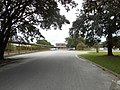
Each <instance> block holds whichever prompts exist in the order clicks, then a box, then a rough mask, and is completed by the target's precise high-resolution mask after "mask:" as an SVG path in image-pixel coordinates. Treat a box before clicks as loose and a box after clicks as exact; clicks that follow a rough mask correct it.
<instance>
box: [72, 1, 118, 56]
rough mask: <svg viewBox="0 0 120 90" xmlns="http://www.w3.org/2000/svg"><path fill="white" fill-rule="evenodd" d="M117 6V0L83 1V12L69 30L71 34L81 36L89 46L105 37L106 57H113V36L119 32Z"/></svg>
mask: <svg viewBox="0 0 120 90" xmlns="http://www.w3.org/2000/svg"><path fill="white" fill-rule="evenodd" d="M119 5H120V1H118V0H84V2H83V10H81V13H80V15H79V17H78V18H77V19H76V21H75V22H73V26H72V29H70V30H71V32H73V33H72V34H75V33H79V34H83V37H85V38H86V39H87V42H88V43H91V46H92V45H94V44H95V43H96V42H99V41H100V38H101V37H102V36H105V37H106V39H107V43H108V45H107V47H108V55H113V54H112V47H113V34H117V35H119V32H120V12H119V11H120V7H119Z"/></svg>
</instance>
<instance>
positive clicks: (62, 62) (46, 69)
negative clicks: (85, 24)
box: [0, 51, 114, 90]
mask: <svg viewBox="0 0 120 90" xmlns="http://www.w3.org/2000/svg"><path fill="white" fill-rule="evenodd" d="M83 53H85V52H76V51H45V52H37V53H31V54H24V55H17V56H13V57H11V58H14V59H15V58H17V59H19V61H20V62H19V63H14V64H10V65H7V66H4V67H1V68H0V90H109V87H110V85H111V80H112V79H114V76H113V75H111V74H109V73H107V72H105V71H103V70H101V69H100V68H98V67H97V66H95V65H93V64H92V63H90V62H88V61H86V60H84V59H82V58H78V57H77V56H76V55H77V54H83Z"/></svg>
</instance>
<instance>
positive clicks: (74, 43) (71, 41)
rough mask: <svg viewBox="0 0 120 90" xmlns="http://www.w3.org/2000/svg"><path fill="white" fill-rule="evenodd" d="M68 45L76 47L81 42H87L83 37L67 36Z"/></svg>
mask: <svg viewBox="0 0 120 90" xmlns="http://www.w3.org/2000/svg"><path fill="white" fill-rule="evenodd" d="M66 42H67V47H68V48H76V49H77V45H78V44H79V43H85V40H84V39H83V38H82V37H79V38H74V37H67V38H66Z"/></svg>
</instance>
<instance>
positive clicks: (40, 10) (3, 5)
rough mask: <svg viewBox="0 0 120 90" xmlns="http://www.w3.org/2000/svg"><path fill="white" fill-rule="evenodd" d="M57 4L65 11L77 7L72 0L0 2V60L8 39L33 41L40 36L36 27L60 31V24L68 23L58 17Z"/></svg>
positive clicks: (16, 0)
mask: <svg viewBox="0 0 120 90" xmlns="http://www.w3.org/2000/svg"><path fill="white" fill-rule="evenodd" d="M58 3H60V4H62V5H63V6H64V7H65V8H66V10H67V11H68V10H69V9H70V7H71V8H73V7H75V6H76V5H77V4H76V3H75V2H74V1H72V0H0V59H2V58H3V54H4V50H5V47H6V45H7V42H8V40H9V38H10V37H11V38H13V39H15V38H21V37H20V36H23V37H22V38H21V39H23V40H28V38H29V39H31V40H33V39H34V37H40V36H42V35H41V33H40V30H39V29H38V28H36V27H35V26H36V25H39V26H40V28H42V29H50V28H51V27H54V28H57V27H58V28H59V29H61V27H62V24H65V23H69V21H68V20H67V19H66V18H65V16H64V15H60V9H59V8H58ZM18 33H19V34H18ZM21 39H20V40H21Z"/></svg>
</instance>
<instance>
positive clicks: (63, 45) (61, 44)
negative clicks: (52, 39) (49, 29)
mask: <svg viewBox="0 0 120 90" xmlns="http://www.w3.org/2000/svg"><path fill="white" fill-rule="evenodd" d="M55 47H56V48H58V49H66V44H65V43H56V46H55Z"/></svg>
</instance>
